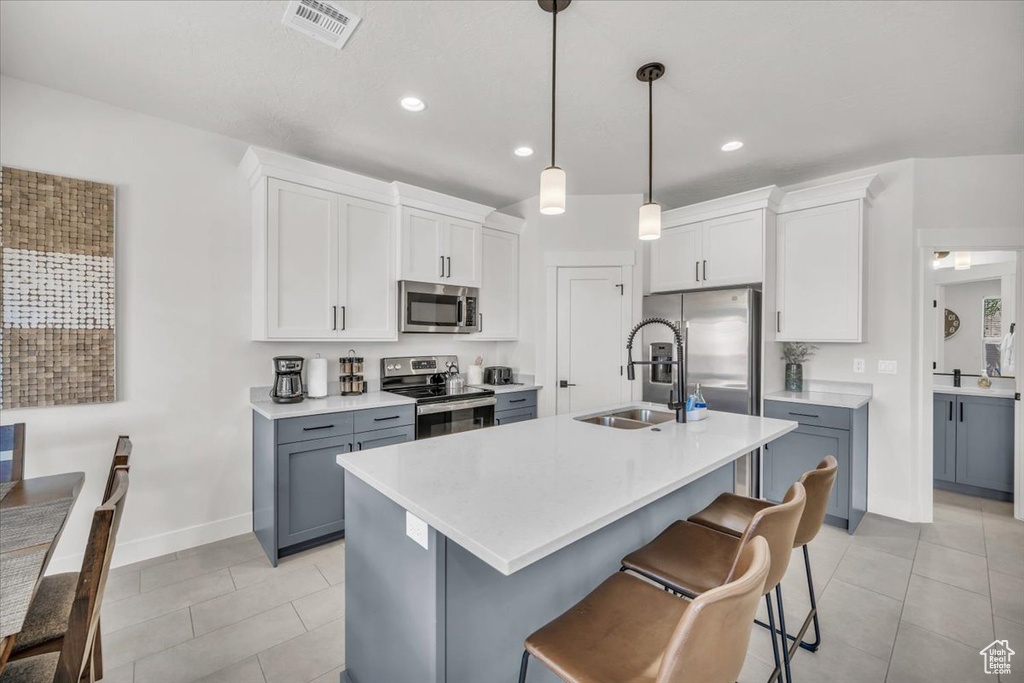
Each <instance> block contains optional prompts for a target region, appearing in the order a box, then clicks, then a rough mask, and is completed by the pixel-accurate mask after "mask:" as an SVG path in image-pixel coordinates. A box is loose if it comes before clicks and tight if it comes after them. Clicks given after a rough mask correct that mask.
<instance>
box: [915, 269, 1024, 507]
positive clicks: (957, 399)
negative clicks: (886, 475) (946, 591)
mask: <svg viewBox="0 0 1024 683" xmlns="http://www.w3.org/2000/svg"><path fill="white" fill-rule="evenodd" d="M927 257H928V265H927V266H926V267H925V272H926V277H925V283H926V286H925V288H924V293H925V296H926V297H928V298H930V299H931V301H930V302H929V304H930V308H931V309H932V315H931V316H930V317H929V321H928V323H927V327H928V328H929V329H928V333H929V335H928V336H930V337H931V338H932V339H933V345H932V347H931V349H930V350H932V353H931V354H929V355H931V358H930V359H926V360H927V361H928V365H927V368H926V371H925V376H926V377H928V379H929V380H930V382H929V383H928V384H929V385H930V386H929V387H928V388H930V389H931V390H932V401H931V403H932V409H931V411H928V412H927V413H926V415H925V420H926V421H928V422H930V423H931V427H932V429H931V433H932V439H931V456H932V468H931V475H932V482H931V483H932V487H933V489H934V493H933V496H932V499H933V516H934V514H935V510H937V508H938V506H939V504H940V503H941V504H943V505H945V504H948V503H950V501H951V500H954V501H956V504H960V505H977V506H978V507H979V508H980V507H982V506H983V504H986V503H985V501H989V503H987V504H991V501H1013V500H1014V496H1015V492H1019V491H1020V487H1019V484H1018V482H1019V474H1020V472H1019V467H1020V465H1019V464H1018V463H1017V462H1016V461H1017V460H1018V459H1019V454H1018V453H1016V451H1017V450H1019V447H1016V448H1015V443H1016V442H1017V440H1018V439H1019V438H1020V436H1019V435H1020V432H1021V426H1022V425H1020V424H1019V423H1020V417H1019V413H1020V409H1019V401H1015V400H1014V399H1015V397H1016V396H1017V392H1018V391H1019V386H1020V382H1019V380H1018V375H1019V374H1020V373H1021V366H1020V363H1019V362H1018V353H1019V349H1020V344H1019V335H1017V334H1016V327H1017V324H1018V320H1017V318H1018V316H1019V311H1020V310H1021V303H1022V302H1020V301H1018V299H1019V298H1020V296H1019V294H1018V293H1019V291H1020V285H1021V283H1020V282H1019V277H1020V272H1021V264H1020V258H1019V256H1018V253H1017V252H1014V251H1008V250H1007V251H994V250H993V251H982V250H961V251H956V250H952V249H936V250H934V251H932V252H930V253H929V254H927ZM925 405H927V404H925ZM1002 505H1006V503H1002ZM1018 506H1019V502H1018Z"/></svg>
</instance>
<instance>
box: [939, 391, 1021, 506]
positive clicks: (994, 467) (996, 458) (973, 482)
mask: <svg viewBox="0 0 1024 683" xmlns="http://www.w3.org/2000/svg"><path fill="white" fill-rule="evenodd" d="M934 407H935V413H934V415H933V426H932V429H933V431H932V437H933V448H934V459H933V465H934V478H935V485H936V486H937V487H939V488H943V489H947V490H953V491H960V492H962V493H967V494H971V495H980V496H986V497H989V498H998V499H1003V500H1009V499H1010V498H1009V497H1010V495H1011V494H1012V492H1013V399H1010V398H993V397H990V396H956V395H953V394H935V397H934Z"/></svg>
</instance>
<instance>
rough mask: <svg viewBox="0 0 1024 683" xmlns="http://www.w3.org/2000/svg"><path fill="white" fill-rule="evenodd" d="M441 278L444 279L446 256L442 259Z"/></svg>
mask: <svg viewBox="0 0 1024 683" xmlns="http://www.w3.org/2000/svg"><path fill="white" fill-rule="evenodd" d="M441 277H444V256H442V257H441Z"/></svg>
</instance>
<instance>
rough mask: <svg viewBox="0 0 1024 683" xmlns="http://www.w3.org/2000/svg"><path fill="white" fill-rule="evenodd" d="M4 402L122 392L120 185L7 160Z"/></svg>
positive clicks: (0, 366) (1, 279) (0, 301)
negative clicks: (118, 353) (117, 248)
mask: <svg viewBox="0 0 1024 683" xmlns="http://www.w3.org/2000/svg"><path fill="white" fill-rule="evenodd" d="M0 197H2V203H0V211H2V212H0V262H2V270H0V320H2V326H0V378H2V381H0V391H2V395H0V405H2V407H3V408H27V407H32V406H55V405H73V404H81V403H103V402H108V401H113V400H114V399H115V374H114V370H115V363H114V362H115V337H114V332H115V329H114V318H115V316H114V312H115V305H114V292H115V289H114V186H113V185H106V184H103V183H95V182H91V181H88V180H79V179H76V178H64V177H61V176H55V175H49V174H46V173H36V172H34V171H25V170H21V169H16V168H8V167H6V166H5V167H3V169H2V174H0Z"/></svg>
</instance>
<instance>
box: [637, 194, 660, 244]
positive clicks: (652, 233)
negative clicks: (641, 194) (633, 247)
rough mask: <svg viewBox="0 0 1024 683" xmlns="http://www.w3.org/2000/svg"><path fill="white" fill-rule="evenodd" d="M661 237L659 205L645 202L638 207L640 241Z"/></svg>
mask: <svg viewBox="0 0 1024 683" xmlns="http://www.w3.org/2000/svg"><path fill="white" fill-rule="evenodd" d="M659 237H661V205H660V204H656V203H654V202H647V203H646V204H644V205H643V206H641V207H640V239H642V240H656V239H658V238H659Z"/></svg>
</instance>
